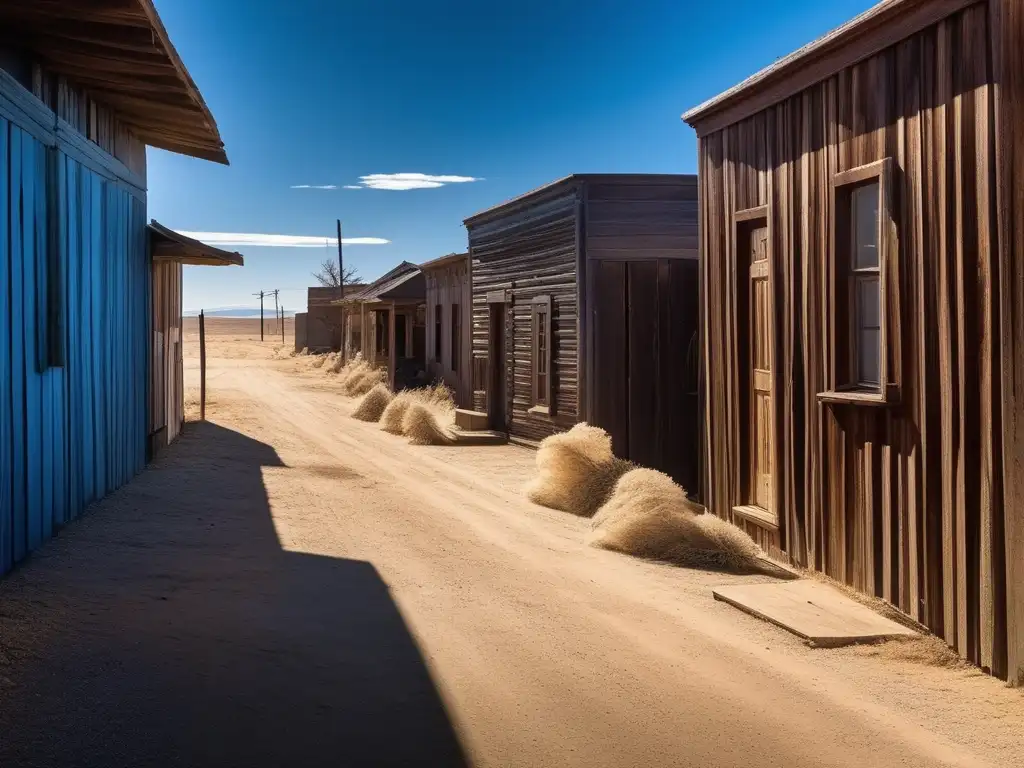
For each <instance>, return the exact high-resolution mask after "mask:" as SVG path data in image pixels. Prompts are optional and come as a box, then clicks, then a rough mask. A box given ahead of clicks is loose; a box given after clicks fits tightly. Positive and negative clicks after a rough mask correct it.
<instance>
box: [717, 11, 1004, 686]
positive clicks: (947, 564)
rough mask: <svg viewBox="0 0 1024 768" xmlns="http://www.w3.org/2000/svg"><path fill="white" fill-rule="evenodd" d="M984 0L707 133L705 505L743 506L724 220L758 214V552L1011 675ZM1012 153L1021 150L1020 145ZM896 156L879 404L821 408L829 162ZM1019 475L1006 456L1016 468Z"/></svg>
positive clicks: (829, 304)
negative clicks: (761, 279) (764, 461)
mask: <svg viewBox="0 0 1024 768" xmlns="http://www.w3.org/2000/svg"><path fill="white" fill-rule="evenodd" d="M987 23H988V19H987V6H986V5H985V4H979V5H975V6H972V7H970V8H968V9H966V10H963V11H961V12H959V13H957V14H955V15H954V16H951V17H949V18H948V19H947V20H945V21H943V22H941V23H939V24H937V25H935V26H932V27H930V28H928V29H926V30H925V31H924V32H922V33H920V34H917V35H915V36H913V37H911V38H909V39H907V40H905V41H903V42H901V43H899V44H897V45H895V46H893V47H891V48H888V49H886V50H884V51H882V52H881V53H879V54H877V55H874V56H872V57H870V58H868V59H866V60H864V61H862V62H861V63H859V64H857V65H855V66H853V67H850V68H848V69H845V70H843V71H841V72H839V73H838V74H836V75H835V76H833V77H830V78H828V79H827V80H825V81H823V82H821V83H819V84H817V85H815V86H813V87H811V88H808V89H807V90H805V91H804V92H802V93H800V94H798V95H796V96H794V97H792V98H789V99H787V100H785V101H784V102H782V103H780V104H778V105H776V106H773V107H771V108H769V109H767V110H765V111H763V112H761V113H759V114H757V115H755V116H753V117H751V118H748V119H745V120H743V121H742V122H740V123H738V124H734V125H731V126H729V127H727V128H724V129H722V130H721V131H718V132H716V133H711V134H709V135H707V136H706V137H704V138H702V139H701V141H700V148H699V153H700V168H701V201H702V247H703V257H704V261H703V275H702V284H703V290H704V293H705V296H704V311H703V315H702V322H703V333H704V337H705V339H706V343H705V345H704V378H705V380H706V403H707V405H706V421H705V440H706V444H707V462H706V467H707V468H706V474H705V481H704V482H705V501H706V503H707V505H708V507H709V508H710V509H711V510H712V511H713V512H715V513H716V514H718V515H720V516H722V517H726V518H729V517H731V514H732V513H731V509H732V507H733V506H734V505H737V504H741V503H743V500H742V499H741V496H740V494H741V468H742V458H741V457H742V455H743V451H744V450H745V446H743V445H741V440H740V435H741V420H742V419H743V418H745V416H744V414H743V413H741V412H740V408H739V404H740V402H741V399H740V391H741V387H742V386H743V383H742V382H743V377H744V376H746V375H748V374H747V372H746V370H745V368H744V360H745V354H746V351H745V350H740V349H738V339H739V338H740V336H741V334H740V332H739V328H738V325H737V323H738V320H737V317H738V304H739V296H740V293H739V291H740V290H741V281H740V275H739V273H738V265H739V263H740V259H741V254H740V253H738V252H737V251H738V248H737V242H736V237H735V230H734V226H733V214H734V213H735V212H737V211H741V210H744V209H749V208H753V207H756V206H760V205H767V206H769V209H768V210H769V227H770V232H771V242H770V247H771V250H772V270H773V271H772V278H773V280H774V294H775V303H774V306H775V310H774V315H773V321H774V325H775V328H774V342H775V345H776V350H777V353H776V354H777V361H778V365H779V369H778V370H777V371H776V372H775V378H774V384H773V392H774V399H775V407H776V418H777V424H778V427H777V430H776V436H775V437H776V439H775V445H776V455H775V456H774V461H773V464H774V467H775V470H774V483H775V486H776V488H777V491H776V493H777V499H778V512H779V528H778V531H773V530H768V529H764V528H760V527H759V526H757V525H755V524H753V523H749V522H742V521H739V520H737V522H738V523H739V524H741V525H744V526H745V527H746V528H747V530H748V531H749V532H751V533H752V534H753V535H754V536H755V537H756V538H757V539H758V540H759V541H760V542H761V543H762V544H763V545H764V546H766V547H767V548H768V549H770V550H771V551H774V552H777V553H784V554H785V555H787V556H788V557H790V558H791V559H792V560H793V561H794V562H796V563H798V564H800V565H805V566H809V567H812V568H816V569H820V570H822V571H824V572H825V573H827V574H829V575H830V576H833V577H835V578H837V579H839V580H841V581H843V582H845V583H847V584H850V585H852V586H854V587H856V588H858V589H859V590H861V591H864V592H866V593H869V594H872V595H876V596H878V597H882V598H884V599H886V600H888V601H890V602H891V603H893V604H894V605H896V606H898V607H899V608H900V609H902V610H903V611H904V612H906V613H907V614H909V615H910V616H912V617H914V618H915V619H918V620H920V621H922V622H923V623H924V624H926V625H927V626H928V627H929V628H931V629H932V630H933V631H935V632H936V633H937V634H939V635H940V636H941V637H943V638H944V639H945V640H946V641H947V642H948V643H949V644H950V645H952V646H953V647H955V648H956V649H957V650H958V651H959V652H960V653H962V654H963V655H964V656H966V657H967V658H969V659H970V660H972V661H974V662H976V663H978V664H980V665H981V666H983V667H985V668H987V669H990V670H992V672H993V673H995V674H998V675H1002V676H1005V675H1006V673H1007V647H1006V621H1007V614H1006V595H1005V593H1004V585H1005V578H1004V577H1005V573H1006V570H1005V569H1006V563H1005V558H1004V519H1003V492H1004V488H1003V482H1002V477H1003V474H1002V469H1003V464H1002V456H1003V437H1002V431H1001V418H1002V414H1001V412H1000V398H999V383H1000V376H1001V371H1000V366H1001V360H1000V356H999V355H998V352H997V351H998V349H999V345H1000V341H999V340H1000V339H1001V337H1002V334H1003V330H1004V329H1002V328H1001V324H1000V323H1001V321H1000V307H999V301H1000V298H999V297H1000V289H1001V285H1000V271H999V264H998V263H997V260H996V237H995V232H994V228H993V222H994V221H995V199H994V194H995V184H994V180H995V159H994V147H993V103H994V101H993V99H994V89H993V87H992V86H991V85H990V83H991V77H990V73H989V52H990V46H989V38H988V26H987ZM1018 149H1019V148H1018ZM883 158H891V161H892V166H893V178H892V206H893V217H894V220H895V221H894V223H895V242H894V247H895V248H896V250H897V253H896V257H895V258H896V264H897V268H896V269H895V270H893V271H892V272H890V274H889V282H888V284H887V286H886V287H887V295H888V296H889V305H888V307H885V308H884V309H883V311H884V312H886V313H887V314H888V315H889V316H890V317H891V318H892V323H893V325H892V329H893V333H892V335H891V338H890V340H889V345H888V352H887V354H888V358H887V363H888V367H889V371H890V372H891V373H892V377H893V379H894V380H895V381H896V383H897V384H898V385H899V387H900V399H899V403H898V404H897V405H895V406H893V407H888V408H869V407H865V406H862V405H833V404H823V403H821V402H819V401H818V398H817V397H816V395H817V393H819V392H822V391H825V390H829V389H832V388H834V387H835V385H836V383H837V382H835V381H832V380H831V376H832V368H831V366H830V362H829V361H830V354H831V352H832V350H831V349H830V343H831V342H830V335H829V332H828V327H829V326H828V322H829V321H828V318H830V316H831V315H832V313H833V311H834V309H835V305H834V302H833V298H832V292H831V291H830V289H829V286H830V284H831V282H830V281H831V280H832V276H831V275H830V274H828V266H827V265H828V264H829V263H830V259H829V256H830V254H829V237H830V221H831V217H832V215H833V211H832V210H831V206H832V202H831V201H832V198H831V194H830V184H831V180H832V178H833V175H834V174H836V173H838V172H841V171H845V170H849V169H851V168H855V167H858V166H862V165H866V164H868V163H872V162H874V161H878V160H881V159H883ZM1018 471H1019V469H1018Z"/></svg>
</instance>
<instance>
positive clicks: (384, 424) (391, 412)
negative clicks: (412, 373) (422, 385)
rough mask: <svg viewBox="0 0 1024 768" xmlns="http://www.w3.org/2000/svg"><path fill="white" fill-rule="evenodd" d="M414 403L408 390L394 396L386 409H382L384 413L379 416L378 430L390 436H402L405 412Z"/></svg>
mask: <svg viewBox="0 0 1024 768" xmlns="http://www.w3.org/2000/svg"><path fill="white" fill-rule="evenodd" d="M414 402H416V401H415V399H414V398H413V397H412V392H411V391H410V390H405V391H404V392H399V393H398V394H397V395H395V396H394V398H392V400H391V402H390V403H388V407H387V408H385V409H384V413H383V414H381V417H380V428H381V429H383V430H384V431H385V432H390V433H391V434H392V435H400V434H402V421H403V420H404V419H405V412H406V411H408V410H409V406H410V405H412V404H413V403H414Z"/></svg>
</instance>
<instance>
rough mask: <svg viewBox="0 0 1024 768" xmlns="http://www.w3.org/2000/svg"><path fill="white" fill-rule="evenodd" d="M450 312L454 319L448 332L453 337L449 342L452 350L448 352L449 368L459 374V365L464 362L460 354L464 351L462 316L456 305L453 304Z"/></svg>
mask: <svg viewBox="0 0 1024 768" xmlns="http://www.w3.org/2000/svg"><path fill="white" fill-rule="evenodd" d="M450 311H451V313H452V317H451V325H450V326H449V329H448V330H449V331H450V335H451V339H450V340H449V342H450V344H451V350H450V351H449V352H448V367H449V368H450V369H451V371H452V373H458V370H459V364H460V363H461V362H462V361H461V357H462V355H461V354H460V352H461V351H462V316H461V315H460V314H459V312H460V308H459V305H458V304H456V303H452V304H451V309H450Z"/></svg>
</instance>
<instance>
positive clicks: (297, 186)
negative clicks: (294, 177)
mask: <svg viewBox="0 0 1024 768" xmlns="http://www.w3.org/2000/svg"><path fill="white" fill-rule="evenodd" d="M337 188H338V185H337V184H293V185H292V189H337Z"/></svg>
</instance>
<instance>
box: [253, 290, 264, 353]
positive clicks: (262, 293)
mask: <svg viewBox="0 0 1024 768" xmlns="http://www.w3.org/2000/svg"><path fill="white" fill-rule="evenodd" d="M263 295H264V292H263V291H260V292H259V293H254V294H253V296H259V297H260V341H263Z"/></svg>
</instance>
